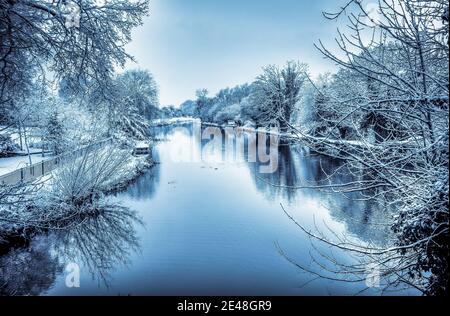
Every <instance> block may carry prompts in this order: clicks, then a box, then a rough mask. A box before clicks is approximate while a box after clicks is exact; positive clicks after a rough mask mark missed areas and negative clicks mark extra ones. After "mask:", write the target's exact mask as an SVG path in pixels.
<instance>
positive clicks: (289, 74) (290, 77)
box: [251, 62, 308, 130]
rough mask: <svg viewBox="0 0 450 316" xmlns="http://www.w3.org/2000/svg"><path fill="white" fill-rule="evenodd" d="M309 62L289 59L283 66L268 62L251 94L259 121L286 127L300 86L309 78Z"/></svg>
mask: <svg viewBox="0 0 450 316" xmlns="http://www.w3.org/2000/svg"><path fill="white" fill-rule="evenodd" d="M307 68H308V67H307V66H306V65H305V64H300V63H297V62H288V63H287V65H286V66H285V67H284V68H279V67H277V66H268V67H265V68H264V72H263V74H262V75H260V76H259V77H258V78H257V79H256V82H255V84H254V90H253V93H252V96H251V102H252V104H253V109H254V111H255V113H254V120H255V121H256V122H257V123H258V124H259V125H263V126H264V125H276V126H279V127H280V128H281V129H283V130H286V128H287V127H288V124H289V122H290V121H291V115H292V112H293V110H294V107H295V105H296V104H297V102H298V101H299V100H300V90H301V88H302V86H303V84H304V82H305V80H306V78H307V73H306V72H307Z"/></svg>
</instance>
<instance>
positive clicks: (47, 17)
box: [0, 0, 148, 102]
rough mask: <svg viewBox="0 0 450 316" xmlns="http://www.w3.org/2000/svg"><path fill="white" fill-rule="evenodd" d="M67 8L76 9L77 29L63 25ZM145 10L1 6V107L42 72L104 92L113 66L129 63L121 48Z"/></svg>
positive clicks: (35, 2)
mask: <svg viewBox="0 0 450 316" xmlns="http://www.w3.org/2000/svg"><path fill="white" fill-rule="evenodd" d="M67 5H71V6H72V7H75V8H77V9H78V11H79V12H78V13H79V15H78V16H75V17H74V18H76V19H77V20H79V22H80V23H67V22H71V21H72V17H71V15H70V13H69V12H68V10H67ZM147 10H148V1H145V0H137V1H121V0H119V1H104V2H103V3H100V2H98V1H95V0H71V1H50V0H18V1H6V0H2V1H0V12H1V13H0V30H1V32H0V34H1V35H0V41H1V44H2V45H1V48H0V66H1V68H2V72H1V74H0V97H1V101H2V102H5V101H8V100H9V98H10V97H11V96H12V93H14V90H16V89H21V88H24V87H25V86H26V85H27V81H29V78H30V76H31V77H34V76H35V75H36V74H38V73H39V74H41V75H42V76H44V75H45V72H46V71H47V70H50V71H52V72H53V74H54V76H55V77H56V78H64V77H65V78H71V80H70V81H69V82H68V84H72V87H74V88H75V89H76V87H77V86H78V83H79V79H80V78H85V79H87V81H89V82H96V83H98V84H99V85H100V86H101V87H104V84H105V83H107V82H108V80H109V79H110V77H111V75H112V72H113V69H114V66H115V65H120V66H122V65H124V64H125V62H126V61H127V59H129V58H130V56H129V55H128V54H127V53H126V52H125V50H124V45H125V44H126V43H127V42H129V41H130V38H131V30H132V29H133V28H134V27H135V26H137V25H139V24H140V23H141V20H142V17H143V15H144V14H146V13H147ZM33 72H34V74H33Z"/></svg>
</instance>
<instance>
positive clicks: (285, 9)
mask: <svg viewBox="0 0 450 316" xmlns="http://www.w3.org/2000/svg"><path fill="white" fill-rule="evenodd" d="M344 2H345V0H314V1H311V0H151V13H150V16H149V17H148V18H146V19H145V21H144V25H143V26H142V27H139V28H138V29H136V30H135V31H134V32H133V41H132V43H130V44H129V46H128V47H127V49H128V52H130V53H131V54H132V55H133V56H135V58H136V60H137V64H129V65H127V68H128V69H131V68H143V69H148V70H150V71H151V72H152V73H153V74H154V75H155V77H156V80H157V81H158V84H159V86H160V96H161V104H162V105H169V104H174V105H179V104H180V103H182V102H183V101H185V100H187V99H193V98H194V95H195V90H196V89H198V88H207V89H208V90H209V91H210V92H211V93H212V94H213V93H215V92H217V91H218V90H219V89H221V88H224V87H227V86H229V87H231V86H234V85H237V84H241V83H245V82H251V81H253V80H254V78H255V77H256V76H257V75H258V74H259V73H261V68H262V67H263V66H265V65H268V64H284V63H285V62H286V61H287V60H299V61H302V62H306V63H308V64H309V65H310V70H311V73H312V74H313V75H317V74H318V73H321V72H325V71H333V70H334V69H335V66H334V65H333V63H332V62H330V61H328V60H324V59H323V57H322V56H321V54H320V53H319V52H318V51H317V50H316V49H315V48H314V43H317V42H318V40H319V39H322V40H324V42H326V43H330V44H331V43H332V41H333V38H334V35H335V34H336V28H337V27H338V25H337V23H336V22H332V21H328V20H326V19H325V18H323V16H322V11H323V10H336V9H338V8H339V7H340V5H342V4H343V3H344Z"/></svg>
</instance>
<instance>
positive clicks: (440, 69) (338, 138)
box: [298, 0, 449, 295]
mask: <svg viewBox="0 0 450 316" xmlns="http://www.w3.org/2000/svg"><path fill="white" fill-rule="evenodd" d="M377 10H378V12H379V15H380V18H379V20H378V21H373V20H371V15H370V13H369V12H367V11H366V10H365V6H364V1H356V0H352V1H348V4H347V5H346V6H345V7H344V9H342V10H340V11H339V12H338V13H336V14H327V15H326V16H327V17H328V18H330V19H339V18H344V17H345V16H346V15H347V16H348V23H349V29H348V33H344V32H342V33H341V32H339V37H338V38H337V43H338V45H339V47H338V48H339V50H340V51H339V52H336V53H334V52H332V51H331V50H330V49H328V48H326V47H325V46H323V45H322V44H321V43H320V44H319V46H318V47H319V49H320V50H321V52H322V53H323V54H324V55H325V56H326V57H328V58H330V59H331V60H333V61H334V62H336V63H338V64H339V65H341V67H342V69H341V70H340V71H339V72H338V73H337V74H336V75H334V76H331V77H325V78H322V80H320V81H319V82H318V84H317V89H318V92H317V95H316V98H315V111H316V113H315V115H316V120H317V124H316V127H315V130H314V133H315V135H316V136H321V137H320V138H317V137H313V136H311V135H307V134H302V132H301V131H298V132H299V134H302V136H303V138H304V139H306V140H308V143H309V144H310V145H311V146H312V147H313V148H314V149H316V150H317V151H319V152H323V153H325V154H329V155H333V156H335V157H338V158H342V159H343V161H345V162H346V164H345V168H348V170H349V171H350V172H351V173H352V174H353V175H354V177H355V181H352V182H351V183H348V184H346V185H342V184H341V185H340V186H339V187H337V188H336V189H337V190H340V191H342V192H345V193H348V192H354V191H359V192H361V197H362V198H364V199H367V200H371V201H373V202H376V203H377V204H378V205H379V206H380V207H382V208H384V209H388V210H390V211H391V212H392V214H393V218H392V220H391V223H392V227H393V229H394V232H395V233H396V236H397V240H396V241H395V242H394V244H393V245H392V247H391V248H388V249H383V250H381V249H371V248H364V247H362V246H355V245H353V244H350V243H345V242H332V241H328V242H329V243H330V244H332V245H334V246H340V247H341V249H342V248H345V247H348V249H349V250H350V251H352V252H353V253H354V252H359V253H361V254H365V255H366V256H364V259H362V261H361V265H360V266H354V267H343V270H345V273H344V274H340V276H341V277H342V275H346V276H349V275H358V274H359V272H358V269H361V268H362V267H367V266H369V265H370V266H374V267H376V268H377V269H378V270H379V271H380V273H381V275H382V276H383V278H384V279H385V281H386V282H385V283H384V284H383V285H384V286H385V288H386V289H389V288H391V287H394V286H399V285H406V286H411V287H414V288H416V289H418V290H420V291H422V292H423V293H424V294H428V295H439V294H443V293H446V292H448V256H449V243H448V237H449V235H448V230H449V217H448V212H449V209H448V206H449V205H448V203H449V202H448V191H449V186H448V159H449V153H448V145H449V140H448V134H449V130H448V119H449V117H448V115H449V112H448V111H449V108H448V96H449V90H448V87H449V82H448V80H449V79H448V75H449V74H448V62H449V59H448V51H449V48H448V3H447V2H446V1H441V0H433V1H422V0H405V1H394V0H382V1H380V4H379V7H378V8H377ZM342 52H343V53H344V54H342ZM349 139H351V140H353V141H348V140H349ZM319 239H320V237H319ZM322 241H323V240H322ZM355 248H356V250H355ZM329 272H330V271H329ZM321 273H322V274H326V272H325V271H321ZM330 273H331V272H330ZM352 273H353V274H352Z"/></svg>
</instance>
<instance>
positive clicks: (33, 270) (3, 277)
mask: <svg viewBox="0 0 450 316" xmlns="http://www.w3.org/2000/svg"><path fill="white" fill-rule="evenodd" d="M51 249H52V247H51V244H50V243H49V242H48V239H47V238H46V237H37V238H34V239H33V240H32V241H30V244H29V245H26V246H24V247H20V248H17V249H11V250H10V251H9V252H8V253H6V254H5V255H3V256H0V296H4V295H8V296H10V295H18V296H24V295H39V294H41V293H43V292H45V291H46V290H48V289H49V288H50V287H51V286H52V285H53V283H54V282H55V280H56V276H57V275H58V274H59V273H61V272H62V271H63V265H62V264H61V263H60V262H59V260H58V258H57V256H55V255H53V254H52V250H51Z"/></svg>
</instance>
